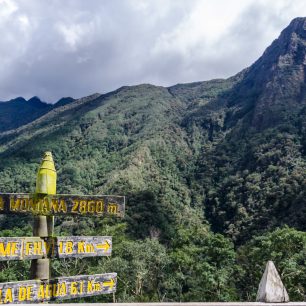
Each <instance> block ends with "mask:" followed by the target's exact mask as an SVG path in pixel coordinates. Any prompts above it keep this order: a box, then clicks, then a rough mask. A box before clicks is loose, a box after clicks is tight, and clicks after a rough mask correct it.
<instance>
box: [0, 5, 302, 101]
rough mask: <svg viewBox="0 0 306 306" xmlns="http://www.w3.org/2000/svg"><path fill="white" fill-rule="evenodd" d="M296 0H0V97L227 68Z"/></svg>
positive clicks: (46, 96) (65, 92)
mask: <svg viewBox="0 0 306 306" xmlns="http://www.w3.org/2000/svg"><path fill="white" fill-rule="evenodd" d="M305 13H306V1H305V0H277V1H276V0H0V61H1V64H0V101H4V100H9V99H11V98H14V97H16V96H23V97H25V98H30V97H32V96H34V95H37V96H39V97H40V98H41V99H42V100H44V101H47V102H55V101H56V100H58V99H59V98H60V97H64V96H72V97H74V98H78V97H82V96H86V95H89V94H92V93H95V92H99V93H105V92H108V91H111V90H114V89H116V88H118V87H120V86H123V85H135V84H140V83H151V84H156V85H164V86H169V85H173V84H176V83H185V82H193V81H201V80H209V79H212V78H220V77H228V76H231V75H233V74H235V73H237V72H239V71H240V70H242V69H243V68H245V67H247V66H249V65H250V64H252V63H253V62H254V61H255V60H256V59H257V58H258V57H259V56H260V55H261V54H262V53H263V51H264V49H265V48H266V47H267V46H268V45H269V44H270V43H271V42H272V40H273V39H275V38H277V37H278V35H279V33H280V31H281V30H282V29H283V28H284V27H286V26H287V25H288V24H289V22H290V21H291V19H293V18H295V17H298V16H299V17H301V16H303V15H305Z"/></svg>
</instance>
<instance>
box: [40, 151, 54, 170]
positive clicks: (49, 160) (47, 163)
mask: <svg viewBox="0 0 306 306" xmlns="http://www.w3.org/2000/svg"><path fill="white" fill-rule="evenodd" d="M39 169H48V170H51V171H56V170H55V166H54V161H53V157H52V153H51V152H45V154H44V157H43V159H42V162H41V165H40V167H39Z"/></svg>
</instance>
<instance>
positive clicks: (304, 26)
mask: <svg viewBox="0 0 306 306" xmlns="http://www.w3.org/2000/svg"><path fill="white" fill-rule="evenodd" d="M305 30H306V17H297V18H294V19H293V20H292V21H291V22H290V24H289V25H288V27H287V28H285V29H284V30H283V32H284V31H291V32H295V33H298V34H300V35H302V36H304V37H305V34H306V33H305Z"/></svg>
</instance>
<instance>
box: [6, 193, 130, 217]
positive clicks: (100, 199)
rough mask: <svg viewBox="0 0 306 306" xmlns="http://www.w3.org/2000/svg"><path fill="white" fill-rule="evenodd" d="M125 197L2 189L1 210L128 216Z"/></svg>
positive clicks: (24, 212)
mask: <svg viewBox="0 0 306 306" xmlns="http://www.w3.org/2000/svg"><path fill="white" fill-rule="evenodd" d="M124 210H125V197H124V196H108V195H94V196H90V195H65V194H57V195H40V194H25V193H0V214H10V213H17V214H34V215H44V216H51V215H82V216H106V215H108V216H116V217H124Z"/></svg>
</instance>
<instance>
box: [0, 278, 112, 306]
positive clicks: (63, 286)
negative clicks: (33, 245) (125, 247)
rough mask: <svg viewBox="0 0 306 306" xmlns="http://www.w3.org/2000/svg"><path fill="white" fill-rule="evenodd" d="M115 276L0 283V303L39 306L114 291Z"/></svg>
mask: <svg viewBox="0 0 306 306" xmlns="http://www.w3.org/2000/svg"><path fill="white" fill-rule="evenodd" d="M116 286H117V273H106V274H96V275H79V276H70V277H59V278H56V279H51V280H49V281H48V280H46V281H40V280H30V281H22V282H10V283H0V304H20V303H31V302H32V303H39V302H47V301H55V300H65V299H71V298H78V297H86V296H94V295H100V294H108V293H113V292H115V291H116Z"/></svg>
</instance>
